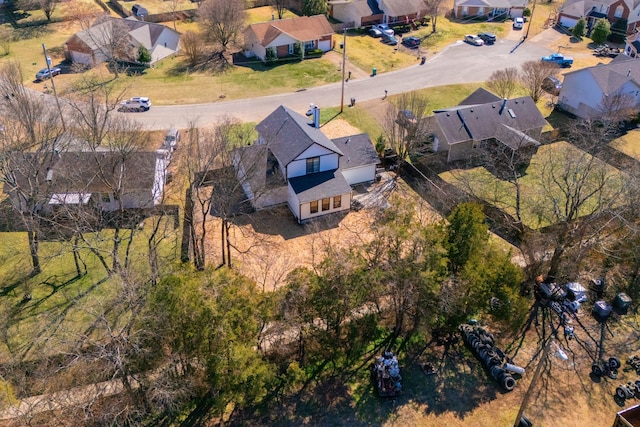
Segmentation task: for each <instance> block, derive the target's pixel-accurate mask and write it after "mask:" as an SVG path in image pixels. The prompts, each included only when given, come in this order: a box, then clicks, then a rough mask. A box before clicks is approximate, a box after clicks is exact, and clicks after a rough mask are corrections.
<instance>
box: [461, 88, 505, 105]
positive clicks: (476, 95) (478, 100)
mask: <svg viewBox="0 0 640 427" xmlns="http://www.w3.org/2000/svg"><path fill="white" fill-rule="evenodd" d="M494 101H501V99H500V97H499V96H497V95H494V94H492V93H491V92H489V91H488V90H486V89H484V88H481V87H479V88H478V89H476V90H474V91H473V93H472V94H471V95H469V96H467V97H466V98H465V99H463V100H462V102H460V104H458V105H477V104H488V103H489V102H494Z"/></svg>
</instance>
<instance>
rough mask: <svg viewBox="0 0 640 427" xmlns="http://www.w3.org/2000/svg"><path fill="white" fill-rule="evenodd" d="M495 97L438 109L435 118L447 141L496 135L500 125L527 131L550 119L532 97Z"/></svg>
mask: <svg viewBox="0 0 640 427" xmlns="http://www.w3.org/2000/svg"><path fill="white" fill-rule="evenodd" d="M502 103H503V101H495V102H490V103H487V104H482V105H472V106H460V107H458V108H455V109H451V110H447V111H438V112H436V113H435V120H436V122H437V124H438V126H439V127H440V129H441V130H442V132H443V134H444V136H445V138H446V140H447V142H448V143H449V144H455V143H458V142H464V141H469V140H474V141H482V140H486V139H490V138H496V137H497V132H498V129H499V128H500V127H502V126H508V127H509V128H511V129H514V130H519V131H527V130H530V129H535V128H542V127H544V125H545V124H546V120H545V119H544V117H542V114H540V111H539V110H538V108H537V107H536V104H535V102H533V99H531V97H528V96H525V97H522V98H516V99H510V100H507V101H506V102H505V105H504V108H502Z"/></svg>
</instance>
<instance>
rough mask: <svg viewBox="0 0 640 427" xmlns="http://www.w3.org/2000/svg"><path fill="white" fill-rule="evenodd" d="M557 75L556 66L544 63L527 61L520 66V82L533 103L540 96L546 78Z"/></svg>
mask: <svg viewBox="0 0 640 427" xmlns="http://www.w3.org/2000/svg"><path fill="white" fill-rule="evenodd" d="M557 73H558V66H557V65H556V64H552V63H549V62H544V61H527V62H525V63H524V64H522V67H521V71H520V81H521V82H522V85H523V86H524V87H525V89H526V90H527V93H528V94H529V96H530V97H531V98H532V99H533V101H534V102H538V99H540V97H541V96H542V93H543V92H544V90H543V89H542V84H543V82H544V79H546V78H547V77H551V76H554V75H556V74H557Z"/></svg>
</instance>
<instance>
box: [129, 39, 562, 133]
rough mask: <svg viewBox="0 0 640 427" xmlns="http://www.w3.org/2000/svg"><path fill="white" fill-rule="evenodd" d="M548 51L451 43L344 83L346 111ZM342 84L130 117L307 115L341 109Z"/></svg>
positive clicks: (147, 120)
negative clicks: (421, 59)
mask: <svg viewBox="0 0 640 427" xmlns="http://www.w3.org/2000/svg"><path fill="white" fill-rule="evenodd" d="M549 53H550V51H549V50H548V49H547V48H545V47H544V46H543V45H541V44H538V43H533V42H526V43H522V44H519V41H515V40H509V39H506V40H505V39H503V40H498V42H497V43H495V44H494V45H492V46H471V45H468V44H466V43H463V42H462V41H459V42H457V43H454V44H453V45H451V46H449V47H448V48H446V49H444V50H443V51H441V52H440V53H439V54H437V55H436V56H434V57H431V58H427V62H426V64H425V65H419V64H417V65H414V66H411V67H409V68H405V69H402V70H398V71H393V72H389V73H384V74H379V75H377V76H375V77H365V78H360V79H354V80H351V81H349V82H347V83H345V89H344V104H345V108H347V107H346V106H347V105H348V104H349V100H350V99H351V98H355V100H356V103H357V102H358V101H367V100H372V99H375V98H382V97H383V96H384V94H385V90H387V91H388V94H389V95H393V94H398V93H403V92H409V91H412V90H416V89H421V88H426V87H433V86H442V85H446V84H454V83H471V82H483V81H486V80H487V79H488V77H489V76H490V75H491V73H492V72H494V71H495V70H499V69H503V68H506V67H519V66H520V65H521V64H522V63H524V62H526V61H529V60H537V59H539V58H540V57H542V56H543V55H547V54H549ZM340 99H341V83H333V84H330V85H326V86H321V87H314V88H310V89H303V90H300V91H297V92H294V93H287V94H280V95H271V96H264V97H259V98H250V99H239V100H229V101H225V100H220V101H218V102H214V103H209V104H192V105H173V106H154V107H152V108H151V110H150V111H148V112H145V113H129V114H135V116H134V117H135V119H136V120H138V121H139V122H140V123H142V124H143V125H144V126H145V127H146V128H147V129H149V130H153V129H168V128H169V127H172V126H174V127H178V128H184V127H187V126H188V125H189V122H193V123H195V124H196V125H197V126H203V125H208V124H211V123H214V122H215V121H216V119H217V118H218V117H221V116H224V115H230V116H234V117H236V118H238V119H240V120H242V121H260V120H262V119H263V118H264V117H266V116H267V115H268V114H269V113H271V112H272V111H273V110H274V109H276V108H277V107H278V106H279V105H286V106H288V107H289V108H292V109H293V110H296V111H299V112H302V113H304V112H306V111H307V109H308V106H309V103H314V104H316V105H318V106H320V107H321V108H322V107H334V106H339V105H340Z"/></svg>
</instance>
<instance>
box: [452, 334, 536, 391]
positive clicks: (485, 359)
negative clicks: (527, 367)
mask: <svg viewBox="0 0 640 427" xmlns="http://www.w3.org/2000/svg"><path fill="white" fill-rule="evenodd" d="M459 329H460V333H461V334H462V339H463V340H464V342H465V343H467V345H468V346H469V347H470V348H471V349H472V350H473V352H474V354H475V355H476V357H477V358H478V359H480V361H481V362H482V364H483V365H484V367H485V368H486V369H487V371H488V372H489V374H490V375H491V378H493V379H494V380H495V381H497V382H498V384H500V385H501V386H502V388H504V389H505V390H506V391H511V390H513V388H514V387H515V386H516V380H515V379H514V378H513V375H512V374H514V373H515V374H518V375H523V374H524V368H522V367H520V366H517V365H514V364H513V363H512V361H511V360H509V359H508V358H507V357H505V354H504V353H503V352H502V350H500V349H499V348H498V347H496V346H495V345H494V341H493V334H491V333H490V332H487V331H486V330H485V329H484V328H482V327H480V326H477V325H469V324H466V323H465V324H462V325H460V327H459Z"/></svg>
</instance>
